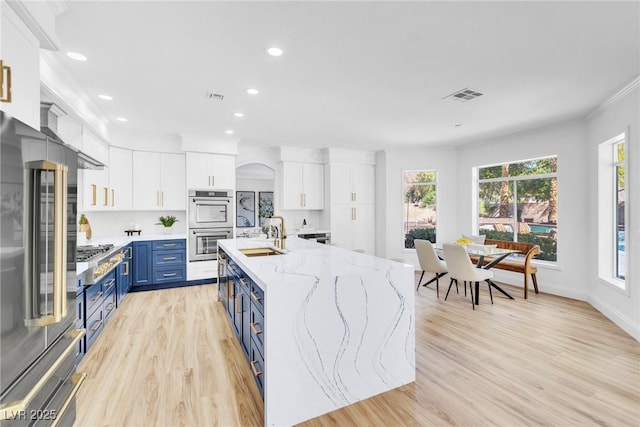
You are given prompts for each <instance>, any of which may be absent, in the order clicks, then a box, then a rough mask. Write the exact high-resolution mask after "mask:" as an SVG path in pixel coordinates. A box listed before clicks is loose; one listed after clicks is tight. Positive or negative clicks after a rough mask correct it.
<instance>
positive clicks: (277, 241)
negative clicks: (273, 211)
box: [271, 215, 287, 249]
mask: <svg viewBox="0 0 640 427" xmlns="http://www.w3.org/2000/svg"><path fill="white" fill-rule="evenodd" d="M274 218H278V219H279V220H280V222H281V223H282V225H281V227H280V230H279V231H280V232H279V234H280V239H278V238H275V239H273V245H274V246H275V247H276V248H280V249H284V239H286V238H287V233H286V232H285V228H284V218H283V217H281V216H279V215H274V216H272V217H271V219H274Z"/></svg>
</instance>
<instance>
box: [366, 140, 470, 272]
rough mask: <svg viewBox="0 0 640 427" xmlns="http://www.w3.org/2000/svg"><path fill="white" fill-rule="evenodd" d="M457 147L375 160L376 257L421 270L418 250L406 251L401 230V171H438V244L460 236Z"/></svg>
mask: <svg viewBox="0 0 640 427" xmlns="http://www.w3.org/2000/svg"><path fill="white" fill-rule="evenodd" d="M457 157H458V156H457V153H456V149H455V148H430V147H420V148H411V149H403V150H393V151H385V152H380V153H378V154H377V159H376V230H377V231H378V235H377V236H376V255H378V256H380V257H384V258H400V259H404V260H405V261H406V262H408V263H411V264H413V265H414V266H416V269H417V267H418V258H417V256H416V255H415V250H410V249H404V230H403V228H402V226H403V222H402V220H403V219H402V203H403V194H402V172H403V171H405V170H436V171H437V172H438V177H437V198H438V199H437V206H438V211H437V216H438V217H437V223H438V232H437V236H436V238H437V240H438V243H439V244H442V243H443V242H450V241H453V240H455V239H456V238H457V237H458V235H459V232H460V231H459V230H458V224H457V216H456V205H457V202H458V199H457V196H456V194H457V191H458V167H457Z"/></svg>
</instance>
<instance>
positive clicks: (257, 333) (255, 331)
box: [251, 323, 262, 335]
mask: <svg viewBox="0 0 640 427" xmlns="http://www.w3.org/2000/svg"><path fill="white" fill-rule="evenodd" d="M257 324H258V323H252V324H251V330H252V331H253V333H254V334H256V335H260V334H261V333H262V331H261V330H260V329H258V328H256V325H257Z"/></svg>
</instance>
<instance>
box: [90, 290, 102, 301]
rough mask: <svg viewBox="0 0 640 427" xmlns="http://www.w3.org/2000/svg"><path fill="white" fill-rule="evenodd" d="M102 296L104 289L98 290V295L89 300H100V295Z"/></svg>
mask: <svg viewBox="0 0 640 427" xmlns="http://www.w3.org/2000/svg"><path fill="white" fill-rule="evenodd" d="M101 296H102V291H100V292H98V293H97V294H96V296H95V297H93V298H91V299H90V300H89V301H91V302H96V301H98V300H99V299H100V297H101Z"/></svg>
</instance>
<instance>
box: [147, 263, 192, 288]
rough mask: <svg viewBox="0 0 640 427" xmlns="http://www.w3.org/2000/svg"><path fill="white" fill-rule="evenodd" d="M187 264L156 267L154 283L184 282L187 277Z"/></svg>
mask: <svg viewBox="0 0 640 427" xmlns="http://www.w3.org/2000/svg"><path fill="white" fill-rule="evenodd" d="M186 269H187V267H186V266H180V267H168V268H154V269H153V283H154V284H160V283H171V282H183V281H184V280H185V279H186Z"/></svg>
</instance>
